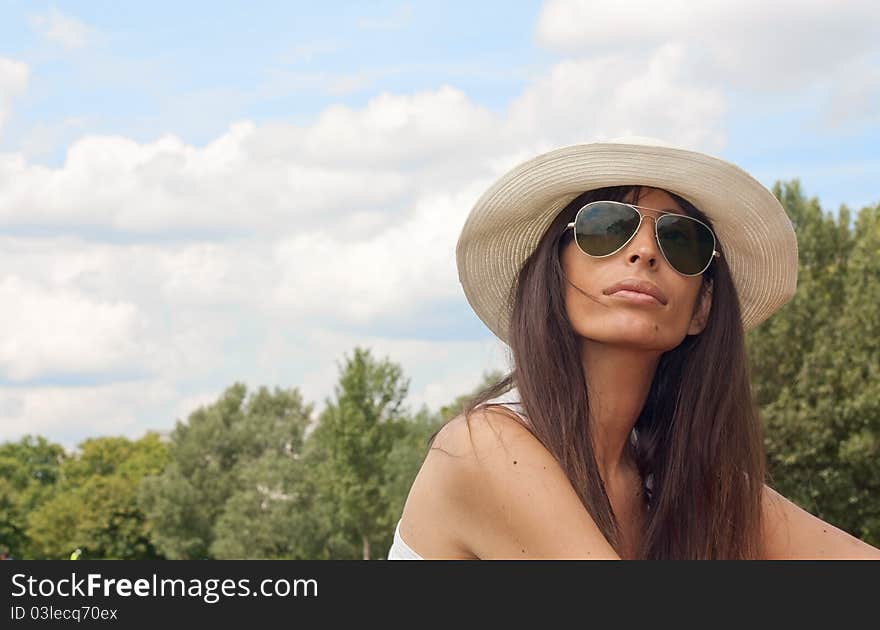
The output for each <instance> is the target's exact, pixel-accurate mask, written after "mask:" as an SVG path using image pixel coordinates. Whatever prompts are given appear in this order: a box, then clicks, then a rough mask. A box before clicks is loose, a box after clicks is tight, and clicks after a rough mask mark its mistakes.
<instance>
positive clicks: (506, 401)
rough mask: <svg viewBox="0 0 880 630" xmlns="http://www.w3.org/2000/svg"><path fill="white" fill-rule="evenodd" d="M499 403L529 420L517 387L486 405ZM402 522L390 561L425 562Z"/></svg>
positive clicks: (648, 483)
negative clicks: (403, 532) (403, 534)
mask: <svg viewBox="0 0 880 630" xmlns="http://www.w3.org/2000/svg"><path fill="white" fill-rule="evenodd" d="M492 403H498V404H501V405H504V406H505V407H507V408H508V409H510V410H511V411H513V412H514V413H515V414H517V415H518V416H520V417H521V418H523V419H524V420H526V422H528V419H527V418H526V416H525V413H524V411H523V407H522V404H521V403H520V400H519V392H518V391H517V390H516V387H514V388H512V389H510V390H509V391H507V392H505V393H504V394H501V395H500V396H497V397H495V398H492V399H491V400H487V401H486V402H485V403H483V404H484V405H488V404H492ZM637 439H638V435H637V433H636V430H635V427H633V431H632V437H631V440H632V442H633V443H635V442H636V441H637ZM652 477H653V476H652V475H648V476H647V478H646V479H645V489H646V491H647V494H648V498H649V499H650V497H651V489H652V486H653V478H652ZM400 522H401V519H398V521H397V526H396V527H395V528H394V541H393V542H392V543H391V548H390V549H389V550H388V559H389V560H424V558H423V557H422V556H420V555H419V554H417V553H416V552H415V551H414V550H413V548H412V547H410V546H409V545H407V544H406V542H405V541H404V540H403V538H402V537H401V535H400Z"/></svg>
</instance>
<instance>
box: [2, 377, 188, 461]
mask: <svg viewBox="0 0 880 630" xmlns="http://www.w3.org/2000/svg"><path fill="white" fill-rule="evenodd" d="M179 397H180V395H179V393H178V392H177V391H176V390H175V389H174V388H173V387H172V386H170V385H169V384H167V383H164V382H162V381H133V382H128V383H114V384H112V385H102V386H94V387H56V386H52V387H29V388H3V389H0V440H2V441H8V440H15V439H17V438H19V437H21V436H23V435H25V434H28V433H30V434H34V435H42V436H45V437H47V438H48V439H50V440H51V441H53V442H60V443H61V444H62V445H63V446H65V447H66V448H73V447H74V446H75V445H76V444H77V443H78V442H80V441H81V440H82V439H85V438H86V437H97V436H111V435H112V436H125V437H128V438H139V437H141V436H142V435H143V434H144V432H145V431H146V430H148V429H151V428H152V429H165V430H167V429H168V428H169V427H171V426H173V418H167V417H165V413H166V409H167V408H168V406H169V405H170V404H171V403H172V402H173V401H175V400H176V399H178V398H179ZM145 418H148V420H145Z"/></svg>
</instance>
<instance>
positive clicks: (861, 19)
mask: <svg viewBox="0 0 880 630" xmlns="http://www.w3.org/2000/svg"><path fill="white" fill-rule="evenodd" d="M878 22H880V4H878V3H877V2H874V1H873V0H847V1H843V2H842V1H841V0H782V1H779V2H772V3H767V2H763V1H761V0H743V1H741V2H736V3H731V2H728V1H726V0H705V1H701V2H689V1H688V0H668V1H667V2H662V3H659V2H654V1H653V0H629V1H612V0H548V1H547V2H545V4H544V5H543V7H542V9H541V13H540V15H539V18H538V23H537V27H536V39H537V41H538V43H540V44H542V45H544V46H547V47H550V48H553V49H556V50H560V51H563V52H565V53H567V54H573V55H578V56H593V55H615V56H621V57H626V58H629V59H633V60H644V59H646V58H647V57H648V56H649V55H650V54H651V52H652V51H654V50H656V49H657V48H659V47H661V46H664V45H674V46H679V47H681V49H682V50H683V51H684V56H685V60H686V61H687V71H688V77H689V78H691V79H692V80H694V81H697V82H704V83H708V84H711V85H718V86H725V87H728V88H744V89H751V90H762V91H763V90H770V91H778V92H786V91H792V90H798V91H799V90H802V89H806V88H808V87H809V86H810V85H814V84H816V83H817V82H821V81H822V78H823V77H825V76H829V75H832V74H834V73H835V72H837V71H838V70H839V69H841V68H844V67H846V66H847V65H848V64H849V63H851V61H852V60H853V59H856V58H858V57H860V56H862V55H864V54H866V53H867V52H869V51H875V52H876V51H878V38H877V24H878Z"/></svg>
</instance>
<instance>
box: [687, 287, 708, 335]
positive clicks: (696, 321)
mask: <svg viewBox="0 0 880 630" xmlns="http://www.w3.org/2000/svg"><path fill="white" fill-rule="evenodd" d="M712 287H713V284H712V281H711V280H710V281H709V282H708V284H706V285H705V286H704V287H701V291H700V294H701V295H700V297H699V299H698V304H697V305H696V308H695V309H694V314H693V317H691V324H690V326H689V327H688V331H687V334H689V335H699V334H700V333H701V332H703V329H704V328H705V327H706V322H707V321H709V311H711V310H712Z"/></svg>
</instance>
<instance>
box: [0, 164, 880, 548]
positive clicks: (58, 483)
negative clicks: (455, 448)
mask: <svg viewBox="0 0 880 630" xmlns="http://www.w3.org/2000/svg"><path fill="white" fill-rule="evenodd" d="M773 190H774V194H776V196H777V197H778V198H779V199H780V201H782V203H783V205H784V207H785V208H786V211H787V212H788V214H789V217H790V218H791V220H792V222H793V224H794V226H795V230H796V232H797V236H798V244H799V257H800V275H799V282H798V290H797V293H796V295H795V297H794V298H793V299H792V301H791V302H789V303H788V304H787V305H786V306H785V307H783V308H782V309H781V310H780V311H779V313H777V314H776V315H775V316H774V317H772V318H771V319H770V320H768V321H767V322H765V323H764V324H762V325H761V326H759V327H758V328H757V329H755V330H753V331H751V332H750V333H749V335H748V344H749V356H750V361H751V370H752V382H753V385H754V391H753V394H754V397H755V401H756V403H757V404H758V405H759V406H760V408H761V411H762V415H763V418H764V422H765V427H766V429H765V443H766V447H767V452H768V458H769V465H770V473H771V479H770V483H771V485H773V486H774V487H775V488H776V489H777V490H779V491H780V492H781V493H782V494H784V495H785V496H787V497H789V498H790V499H792V500H793V501H795V502H796V503H798V504H799V505H801V506H802V507H804V508H805V509H807V510H808V511H810V512H812V513H813V514H816V515H817V516H819V517H821V518H823V519H824V520H827V521H828V522H831V523H833V524H835V525H837V526H838V527H841V528H843V529H845V530H846V531H848V532H851V533H853V534H854V535H856V536H859V537H860V538H862V539H863V540H865V541H867V542H869V543H871V544H873V545H875V546H878V545H880V308H878V305H880V204H878V205H874V206H869V207H865V208H862V209H861V210H860V211H859V212H858V213H857V216H855V217H851V214H850V211H849V209H848V208H846V207H845V206H842V207H841V208H840V210H839V212H838V214H837V216H835V215H833V214H830V213H824V212H823V211H822V209H821V207H820V205H819V202H818V200H816V199H815V198H813V199H807V198H805V196H804V195H803V194H802V192H801V189H800V184H799V182H798V181H797V180H794V181H792V182H788V183H785V184H782V183H777V184H776V185H775V186H774V189H773ZM853 218H854V219H855V220H854V221H853V220H852V219H853ZM499 376H500V374H487V375H485V378H484V383H481V384H478V386H477V387H476V388H475V390H474V391H476V390H477V389H480V388H481V387H482V386H483V385H485V384H486V383H487V382H489V381H492V380H494V379H497V378H498V377H499ZM408 387H409V381H408V380H407V379H406V377H405V375H404V374H403V372H402V370H401V368H400V367H399V366H398V365H397V364H395V363H394V362H392V361H391V360H390V359H388V358H383V359H379V358H376V357H374V356H373V355H372V353H371V352H370V350H368V349H365V348H355V349H354V350H353V352H352V353H351V355H348V356H346V357H345V359H344V361H343V363H342V364H341V365H340V370H339V380H338V383H337V385H336V387H335V390H334V394H333V396H332V397H331V398H329V399H328V400H327V401H326V405H325V408H324V410H323V411H322V412H321V414H319V416H318V417H317V420H316V422H315V423H314V424H313V425H310V424H309V422H310V418H311V417H312V416H313V411H314V407H313V405H312V404H310V403H307V402H306V401H305V400H304V399H303V397H302V396H301V395H300V393H299V391H298V390H297V389H296V388H292V389H279V388H276V389H275V390H274V391H269V390H268V389H266V388H265V387H263V388H259V389H258V390H257V391H254V392H248V391H247V388H246V387H245V386H244V385H242V384H240V383H236V384H234V385H232V386H231V387H229V388H228V389H227V390H226V391H225V392H224V393H223V394H222V395H221V396H220V397H219V399H218V400H217V401H215V402H214V403H213V404H211V405H208V406H205V407H202V408H200V409H198V410H196V411H195V412H193V413H192V414H191V415H190V416H189V418H188V419H187V420H186V421H185V422H180V421H178V422H177V424H176V427H175V429H174V430H173V431H172V432H171V434H170V436H169V437H168V438H167V439H165V440H163V439H160V437H159V435H157V434H155V433H148V434H147V435H145V436H144V437H142V438H141V439H139V440H134V441H133V440H128V439H125V438H120V437H102V438H93V439H88V440H85V441H84V442H82V443H81V444H79V445H78V447H77V449H76V451H75V452H74V453H72V454H68V453H65V452H64V450H63V449H62V448H61V446H59V445H57V444H53V443H51V442H50V441H48V440H46V439H45V438H43V437H39V436H26V437H24V438H22V439H21V440H19V441H17V442H7V443H5V444H2V445H0V553H2V552H3V551H7V552H9V553H10V554H11V555H12V556H13V557H16V558H66V557H68V556H69V555H70V553H71V551H72V550H74V549H77V548H78V549H81V550H82V556H81V557H83V558H120V559H137V558H286V559H331V558H332V559H344V558H351V559H354V558H372V559H377V558H383V557H384V556H385V553H386V552H387V550H388V547H389V546H390V544H391V538H392V535H393V531H394V525H395V524H396V521H397V519H398V518H399V517H400V513H401V510H402V508H403V503H404V501H405V499H406V494H407V492H408V490H409V487H410V485H411V484H412V481H413V479H414V478H415V475H416V473H417V472H418V469H419V466H420V465H421V462H422V459H423V457H424V455H425V448H426V440H427V438H428V436H429V435H430V434H431V433H433V431H435V430H436V429H437V428H438V427H439V426H440V425H441V424H442V423H443V422H444V421H445V420H447V419H449V418H450V417H452V416H453V415H455V414H456V413H457V412H458V411H459V409H460V407H461V404H462V403H463V401H464V400H465V399H466V398H467V396H468V395H469V394H470V393H472V392H468V393H466V394H465V395H462V396H460V397H459V398H457V399H456V400H455V401H451V402H450V404H449V405H447V406H445V407H443V408H441V409H439V410H429V409H427V408H426V407H424V406H423V407H422V408H421V409H420V410H418V411H416V412H413V411H411V410H410V409H409V408H408V407H407V406H406V405H405V400H406V396H407V393H408Z"/></svg>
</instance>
